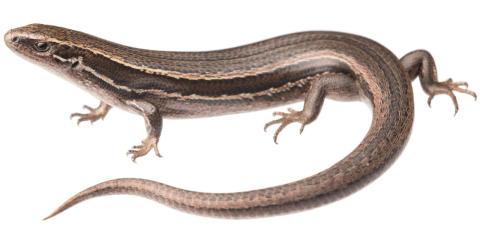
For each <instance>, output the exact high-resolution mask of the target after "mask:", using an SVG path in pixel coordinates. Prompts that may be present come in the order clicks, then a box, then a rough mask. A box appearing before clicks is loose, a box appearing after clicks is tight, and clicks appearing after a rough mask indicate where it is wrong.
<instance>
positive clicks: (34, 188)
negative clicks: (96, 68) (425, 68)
mask: <svg viewBox="0 0 480 243" xmlns="http://www.w3.org/2000/svg"><path fill="white" fill-rule="evenodd" d="M17 2H18V3H17ZM17 2H15V1H2V3H0V9H1V10H0V32H2V33H4V32H6V31H7V30H8V29H9V28H13V27H18V26H22V25H25V24H29V23H33V22H39V23H44V24H54V25H61V26H65V27H68V28H72V29H77V30H81V31H84V32H88V33H91V34H94V35H97V36H100V37H103V38H106V39H109V40H113V41H116V42H120V43H122V44H127V45H131V46H137V47H143V48H150V49H161V50H179V51H182V50H190V51H195V50H198V51H201V50H211V49H219V48H226V47H232V46H236V45H241V44H246V43H250V42H253V41H258V40H261V39H264V38H268V37H273V36H276V35H280V34H285V33H289V32H297V31H303V30H338V31H345V32H353V33H356V34H360V35H364V36H367V37H370V38H372V39H375V40H376V41H378V42H380V43H382V44H384V45H385V46H386V47H388V48H389V49H391V50H392V51H393V52H394V53H396V54H397V55H398V56H401V55H403V54H405V53H407V52H409V51H411V50H414V49H419V48H424V49H428V50H429V51H430V52H431V53H432V54H433V55H434V57H435V58H436V61H437V66H438V70H439V77H440V79H442V80H444V79H447V78H449V77H452V78H454V79H456V80H457V81H463V80H466V81H469V82H470V86H471V88H472V89H473V90H476V91H477V92H480V73H479V72H478V70H479V65H480V62H479V59H478V56H479V55H480V45H479V43H480V37H479V30H478V23H480V17H479V15H478V9H479V7H477V6H475V5H474V4H469V3H468V2H462V1H455V2H454V3H452V4H442V3H440V2H439V1H431V3H429V4H427V3H420V1H406V0H404V1H396V2H395V3H387V1H378V2H371V1H350V2H347V1H312V2H310V3H308V2H303V1H292V2H290V3H279V2H277V1H271V2H265V3H259V2H260V1H238V2H235V3H234V2H232V1H218V2H213V1H188V2H187V1H175V3H167V2H163V1H152V2H144V1H139V0H137V1H132V2H130V3H117V2H114V1H92V2H88V1H75V2H74V1H58V2H54V1H47V0H43V1H17ZM172 2H173V1H172ZM471 2H474V1H471ZM0 67H1V69H0V70H1V73H0V75H1V76H0V77H1V87H0V92H1V94H0V106H1V116H2V118H1V125H0V134H1V137H0V143H1V146H0V151H1V159H0V196H1V203H0V242H102V241H103V242H105V241H107V242H191V241H196V242H262V241H263V242H278V241H282V242H283V241H284V242H319V241H321V242H352V241H358V242H364V241H369V242H409V241H415V242H420V241H427V242H479V241H480V236H479V234H480V233H479V232H478V225H479V223H480V222H479V221H480V209H479V205H480V199H479V198H478V194H479V190H478V185H479V184H480V179H479V178H480V177H479V175H478V173H479V172H480V163H479V162H480V161H479V158H480V151H479V147H478V141H479V137H480V136H479V135H480V128H479V124H480V112H479V111H480V109H479V103H478V102H474V101H473V99H472V98H471V97H468V96H466V95H458V99H459V103H460V111H459V113H458V115H457V116H456V117H454V116H453V105H452V104H451V102H450V100H449V98H448V97H446V96H437V97H436V98H435V99H434V101H433V104H432V109H429V108H428V106H427V104H426V100H427V96H426V95H425V94H424V93H423V92H422V90H421V88H420V86H419V84H418V81H416V82H415V83H414V92H415V102H416V104H415V112H416V114H415V123H414V128H413V131H412V135H411V138H410V141H409V143H408V145H407V146H406V149H405V150H404V152H403V154H401V156H400V157H399V158H398V160H397V161H396V163H395V164H394V165H393V166H392V167H391V168H390V169H389V170H388V171H387V172H386V173H385V174H384V175H383V176H381V177H380V178H379V179H377V180H376V181H374V182H373V183H372V184H370V185H369V186H367V187H365V188H364V189H363V190H361V191H359V192H357V193H355V194H354V195H351V196H350V197H347V198H345V199H343V200H340V201H337V202H335V203H333V204H329V205H327V206H324V207H320V208H317V209H314V210H309V211H304V212H300V213H295V214H290V215H286V216H279V217H270V218H260V219H251V220H224V219H212V218H206V217H201V216H196V215H190V214H185V213H183V212H179V211H176V210H173V209H170V208H167V207H165V206H163V205H160V204H157V203H155V202H153V201H149V200H145V199H143V198H138V197H133V196H111V197H103V198H98V199H94V200H90V201H87V202H85V203H82V204H80V205H79V206H76V207H74V208H72V209H71V210H68V211H67V212H65V213H63V214H61V215H59V216H57V217H55V218H53V219H51V220H48V221H42V220H41V219H42V218H43V217H44V216H46V215H47V214H48V213H50V211H51V210H53V209H54V208H56V207H57V206H58V205H59V204H60V203H62V202H63V201H64V200H66V199H67V198H68V197H70V196H72V195H73V194H74V193H76V192H78V191H80V190H82V189H84V188H85V187H88V186H91V185H93V184H95V183H98V182H101V181H104V180H107V179H113V178H118V177H141V178H149V179H154V180H157V181H161V182H165V183H168V184H170V185H174V186H178V187H182V188H186V189H191V190H200V191H210V192H231V191H239V190H248V189H257V188H262V187H266V186H274V185H277V184H281V183H286V182H290V181H293V180H297V179H301V178H303V177H306V176H309V175H311V174H313V173H316V172H318V171H320V170H322V169H325V168H327V167H328V166H330V165H332V164H333V163H334V162H335V161H337V160H339V159H341V158H342V157H343V156H345V155H346V154H347V153H348V152H349V151H351V150H352V149H353V148H354V147H355V146H356V145H357V144H358V143H359V142H360V141H361V139H362V137H363V135H364V134H365V132H366V131H367V129H368V126H369V124H370V118H371V112H370V110H369V109H368V107H367V106H366V105H364V104H362V103H340V102H334V101H330V100H329V101H327V102H325V105H324V109H323V110H322V112H321V115H320V117H319V119H318V120H317V121H315V122H314V123H313V124H311V125H309V126H307V127H306V129H305V132H304V134H303V135H302V136H299V135H298V128H299V127H298V125H291V126H290V127H288V128H287V129H286V130H285V131H284V132H283V133H282V134H281V136H280V139H279V142H280V144H279V145H275V144H274V143H273V142H272V134H273V129H271V130H270V131H269V132H268V133H264V132H263V130H262V128H263V124H264V123H265V122H266V121H269V120H271V119H272V117H271V112H272V111H273V110H268V111H260V112H254V113H247V114H239V115H231V116H223V117H214V118H205V119H194V120H166V121H165V122H164V130H163V133H162V137H161V141H160V144H159V146H160V150H161V152H162V154H163V155H164V158H161V159H158V158H156V157H154V156H153V154H149V155H148V156H146V157H143V158H140V159H139V160H138V164H134V163H132V162H131V161H130V160H129V159H128V158H127V157H126V156H125V152H126V150H127V149H129V148H130V146H132V145H134V144H137V143H139V142H140V140H141V139H143V137H144V136H145V129H144V125H143V120H142V118H141V117H139V116H135V115H133V114H129V113H127V112H124V111H121V110H118V109H113V110H112V111H111V113H110V114H109V115H108V116H107V118H106V119H105V120H104V121H100V122H97V123H96V124H94V125H93V126H90V125H89V124H82V125H81V126H80V127H77V126H76V125H75V122H74V121H70V120H69V119H68V116H69V114H70V113H71V112H76V111H80V110H81V107H82V105H83V104H88V105H91V106H95V105H97V101H96V100H95V99H94V98H92V97H91V96H90V95H89V94H87V93H84V92H83V91H82V90H80V89H77V88H76V87H75V86H73V85H71V84H69V83H68V82H66V81H65V80H62V79H61V78H59V77H56V76H54V75H52V74H51V73H49V72H46V71H45V70H43V69H41V68H39V67H37V66H34V65H32V64H30V63H28V62H25V61H24V60H22V59H21V58H19V57H17V56H15V55H14V54H13V53H11V52H10V51H9V50H8V49H7V48H6V47H5V46H4V45H0ZM293 107H296V108H300V107H301V104H296V105H294V106H293ZM284 109H286V107H280V108H277V109H275V110H284Z"/></svg>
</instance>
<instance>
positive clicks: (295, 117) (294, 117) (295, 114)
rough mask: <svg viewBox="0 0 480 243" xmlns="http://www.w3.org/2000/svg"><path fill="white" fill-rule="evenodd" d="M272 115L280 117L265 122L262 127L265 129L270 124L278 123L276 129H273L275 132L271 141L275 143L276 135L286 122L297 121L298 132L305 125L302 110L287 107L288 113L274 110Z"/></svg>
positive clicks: (305, 120) (305, 121) (301, 130)
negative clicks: (298, 124) (299, 125)
mask: <svg viewBox="0 0 480 243" xmlns="http://www.w3.org/2000/svg"><path fill="white" fill-rule="evenodd" d="M273 115H274V116H281V118H279V119H276V120H273V121H270V122H267V123H266V124H265V126H264V128H263V129H264V130H265V131H266V130H267V128H268V127H270V126H271V125H274V124H280V126H279V127H278V128H277V130H276V131H275V133H274V135H273V141H274V142H275V143H278V142H277V139H278V135H279V134H280V132H281V131H282V130H283V129H284V128H285V127H286V126H287V125H288V124H290V123H293V122H299V123H300V124H301V127H300V133H302V132H303V129H304V127H305V125H306V124H307V119H306V117H305V116H304V114H303V112H302V111H296V110H294V109H291V108H289V109H288V113H287V112H274V113H273Z"/></svg>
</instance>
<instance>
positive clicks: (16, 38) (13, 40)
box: [12, 36, 20, 43]
mask: <svg viewBox="0 0 480 243" xmlns="http://www.w3.org/2000/svg"><path fill="white" fill-rule="evenodd" d="M19 40H20V38H18V36H15V37H13V38H12V42H13V43H17V42H18V41H19Z"/></svg>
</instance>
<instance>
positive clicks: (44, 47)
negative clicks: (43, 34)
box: [33, 42, 50, 52]
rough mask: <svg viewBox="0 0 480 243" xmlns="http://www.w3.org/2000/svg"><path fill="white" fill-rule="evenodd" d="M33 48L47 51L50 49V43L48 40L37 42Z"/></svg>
mask: <svg viewBox="0 0 480 243" xmlns="http://www.w3.org/2000/svg"><path fill="white" fill-rule="evenodd" d="M33 48H35V50H37V51H38V52H46V51H48V50H49V49H50V44H48V43H47V42H37V43H35V44H34V45H33Z"/></svg>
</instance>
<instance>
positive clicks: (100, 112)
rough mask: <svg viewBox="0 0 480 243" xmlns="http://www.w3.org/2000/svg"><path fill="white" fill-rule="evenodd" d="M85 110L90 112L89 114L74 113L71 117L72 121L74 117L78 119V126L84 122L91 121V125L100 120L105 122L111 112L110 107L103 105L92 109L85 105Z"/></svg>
mask: <svg viewBox="0 0 480 243" xmlns="http://www.w3.org/2000/svg"><path fill="white" fill-rule="evenodd" d="M83 108H84V109H87V110H88V111H89V112H88V113H72V114H71V115H70V119H72V118H74V117H78V120H77V125H80V123H82V122H84V121H90V123H94V122H96V121H97V120H99V119H102V120H103V118H105V116H106V115H107V113H108V111H109V110H110V106H109V105H107V104H103V103H102V104H100V105H99V106H98V107H97V108H92V107H90V106H87V105H84V106H83Z"/></svg>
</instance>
